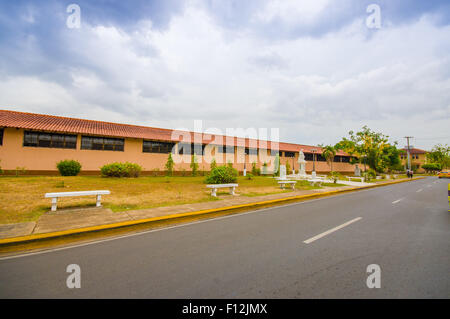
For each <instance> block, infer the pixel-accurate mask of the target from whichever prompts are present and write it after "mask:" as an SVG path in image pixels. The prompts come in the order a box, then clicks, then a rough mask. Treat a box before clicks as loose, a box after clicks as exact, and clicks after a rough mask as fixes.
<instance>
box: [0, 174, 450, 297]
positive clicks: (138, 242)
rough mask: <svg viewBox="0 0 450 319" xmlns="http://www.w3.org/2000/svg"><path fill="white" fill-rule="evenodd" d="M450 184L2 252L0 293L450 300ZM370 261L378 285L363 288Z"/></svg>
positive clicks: (407, 186) (430, 183) (418, 184)
mask: <svg viewBox="0 0 450 319" xmlns="http://www.w3.org/2000/svg"><path fill="white" fill-rule="evenodd" d="M448 183H449V180H438V179H437V178H431V177H430V178H426V179H424V180H418V181H413V182H409V183H402V184H397V185H391V186H385V187H380V188H375V189H370V190H364V191H359V192H354V193H348V194H343V195H338V196H334V197H326V198H321V199H316V200H311V201H307V202H303V203H296V204H291V205H286V206H281V207H274V208H269V209H265V210H261V211H255V212H249V213H245V214H239V215H234V216H228V217H223V218H219V219H214V220H208V221H203V222H197V223H193V224H187V225H182V226H178V227H174V228H169V229H163V230H158V231H151V232H147V233H143V234H137V235H132V236H128V237H125V238H118V239H114V240H108V241H103V242H96V243H92V244H89V245H84V246H77V247H70V248H66V249H63V250H57V251H49V252H44V253H39V254H34V255H28V256H20V257H16V258H11V259H0V297H1V298H19V297H20V298H37V297H39V298H449V297H450V275H449V270H450V212H448V209H449V204H448V200H447V184H448ZM336 228H338V229H336ZM333 230H334V231H333ZM69 264H77V265H79V266H80V269H81V288H79V289H77V288H74V289H69V288H67V286H66V279H67V277H68V276H69V275H70V274H69V273H67V272H66V267H67V266H68V265H69ZM370 264H377V265H379V266H380V268H381V277H380V278H381V288H372V289H369V288H368V287H367V285H366V279H367V277H368V276H369V275H370V274H369V273H367V266H368V265H370Z"/></svg>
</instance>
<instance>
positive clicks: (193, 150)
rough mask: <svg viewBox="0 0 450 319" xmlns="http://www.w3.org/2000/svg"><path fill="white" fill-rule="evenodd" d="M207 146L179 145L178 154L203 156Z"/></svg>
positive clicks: (181, 143) (194, 144)
mask: <svg viewBox="0 0 450 319" xmlns="http://www.w3.org/2000/svg"><path fill="white" fill-rule="evenodd" d="M206 145H207V144H196V143H183V142H180V143H178V154H179V155H192V154H195V155H196V156H203V154H205V147H206Z"/></svg>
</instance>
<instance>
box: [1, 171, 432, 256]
mask: <svg viewBox="0 0 450 319" xmlns="http://www.w3.org/2000/svg"><path fill="white" fill-rule="evenodd" d="M423 178H425V177H418V178H414V179H413V181H415V180H419V179H423ZM409 181H411V180H399V181H392V182H386V183H380V184H374V185H369V186H363V187H352V188H348V189H343V190H332V191H327V192H321V193H314V194H307V195H298V196H291V197H285V198H278V199H272V200H267V201H260V202H253V203H246V204H240V205H234V206H225V207H219V208H212V209H205V210H199V211H195V212H188V213H179V214H172V215H165V216H158V217H152V218H145V219H140V220H132V221H124V222H118V223H112V224H104V225H98V226H91V227H84V228H75V229H69V230H64V231H57V232H50V233H42V234H33V235H27V236H20V237H11V238H4V239H0V247H6V246H13V245H17V244H25V243H30V242H36V241H42V240H49V239H54V238H62V237H68V236H73V235H80V234H87V233H94V232H101V231H106V230H113V229H119V228H126V227H132V226H144V225H150V224H152V223H158V222H170V221H173V222H175V221H180V220H182V219H188V218H196V217H205V218H208V217H213V216H214V215H215V214H217V213H232V212H236V213H238V212H242V211H248V210H249V209H254V208H264V207H268V206H276V205H279V204H281V203H288V202H296V201H304V200H308V199H313V198H319V197H325V196H332V195H337V194H341V193H348V192H354V191H358V190H365V189H370V188H376V187H382V186H388V185H393V184H398V183H404V182H409Z"/></svg>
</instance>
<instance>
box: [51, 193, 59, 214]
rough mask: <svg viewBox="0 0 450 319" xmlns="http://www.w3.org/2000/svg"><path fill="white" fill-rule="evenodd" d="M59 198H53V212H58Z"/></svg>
mask: <svg viewBox="0 0 450 319" xmlns="http://www.w3.org/2000/svg"><path fill="white" fill-rule="evenodd" d="M57 201H58V199H57V198H56V197H53V198H52V212H56V203H57Z"/></svg>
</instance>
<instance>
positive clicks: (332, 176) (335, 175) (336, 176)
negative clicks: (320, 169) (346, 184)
mask: <svg viewBox="0 0 450 319" xmlns="http://www.w3.org/2000/svg"><path fill="white" fill-rule="evenodd" d="M340 177H341V174H340V173H339V172H334V171H332V172H330V179H331V180H333V183H334V184H336V182H337V181H338V179H339V178H340Z"/></svg>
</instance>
